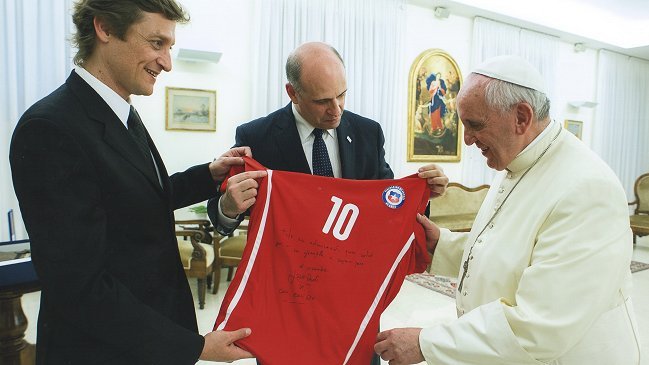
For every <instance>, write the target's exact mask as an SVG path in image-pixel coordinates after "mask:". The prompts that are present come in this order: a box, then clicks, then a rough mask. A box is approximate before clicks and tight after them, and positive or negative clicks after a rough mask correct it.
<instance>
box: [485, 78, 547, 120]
mask: <svg viewBox="0 0 649 365" xmlns="http://www.w3.org/2000/svg"><path fill="white" fill-rule="evenodd" d="M485 100H486V102H487V106H488V107H490V108H493V109H496V110H497V111H499V112H503V113H504V112H507V111H509V110H510V109H511V108H512V107H513V106H514V105H516V103H520V102H525V103H527V104H529V105H530V106H531V107H532V111H533V112H534V117H536V119H537V120H538V121H543V120H546V119H547V118H548V117H549V115H550V99H548V97H547V96H546V95H545V94H544V93H542V92H540V91H536V90H534V89H530V88H527V87H524V86H519V85H516V84H512V83H511V82H507V81H503V80H498V79H492V78H489V80H488V81H487V83H486V85H485Z"/></svg>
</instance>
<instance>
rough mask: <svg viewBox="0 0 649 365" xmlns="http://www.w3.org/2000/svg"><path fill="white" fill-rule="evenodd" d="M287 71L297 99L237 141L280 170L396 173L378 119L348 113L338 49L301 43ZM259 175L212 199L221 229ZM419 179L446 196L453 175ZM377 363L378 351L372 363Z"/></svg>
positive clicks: (244, 204) (238, 216) (229, 225)
mask: <svg viewBox="0 0 649 365" xmlns="http://www.w3.org/2000/svg"><path fill="white" fill-rule="evenodd" d="M286 76H287V79H288V83H287V84H286V92H287V93H288V96H289V97H290V99H291V103H289V104H288V105H287V106H286V107H284V108H282V109H280V110H277V111H275V112H273V113H271V114H269V115H268V116H266V117H263V118H259V119H257V120H253V121H251V122H248V123H246V124H243V125H241V126H239V127H238V128H237V131H236V137H235V146H249V147H250V149H251V151H252V154H253V157H254V158H255V160H257V161H259V162H260V163H261V164H262V165H264V166H266V167H267V168H269V169H274V170H284V171H294V172H302V173H314V174H318V175H328V176H334V177H342V178H346V179H357V180H371V179H391V178H393V177H394V174H393V172H392V170H391V169H390V166H389V165H388V164H387V162H386V161H385V150H384V148H383V144H384V142H385V138H384V136H383V131H382V130H381V126H380V125H379V123H377V122H375V121H373V120H371V119H368V118H365V117H362V116H360V115H357V114H354V113H352V112H349V111H346V110H344V106H345V94H346V93H347V80H346V76H345V65H344V63H343V60H342V58H341V57H340V54H338V52H337V51H336V50H335V49H334V48H333V47H331V46H330V45H327V44H325V43H320V42H310V43H305V44H303V45H301V46H299V47H298V48H296V49H295V50H294V51H293V52H292V53H291V55H289V57H288V59H287V62H286ZM318 144H320V146H319V147H318ZM322 145H324V147H326V148H324V149H323V147H322ZM323 156H324V158H323ZM323 160H326V161H325V162H324V165H325V168H324V169H322V170H321V166H320V165H322V162H323ZM253 173H257V172H244V173H241V174H238V175H235V176H233V177H231V178H230V179H229V180H228V183H227V188H226V191H225V193H224V194H223V195H221V196H218V197H215V198H212V199H210V200H209V202H208V206H207V210H208V214H209V216H210V219H211V220H212V222H213V224H214V225H215V227H216V229H217V230H218V231H219V233H221V234H230V233H231V232H232V231H233V230H234V229H236V227H237V226H238V224H239V223H240V222H241V220H242V219H243V217H242V215H243V213H244V212H246V210H247V209H248V208H250V207H251V206H252V205H253V204H254V202H255V197H256V196H257V187H258V183H257V181H255V178H256V177H257V175H253ZM419 176H420V177H422V178H425V179H427V180H428V183H429V185H430V187H431V194H432V195H433V196H438V195H442V194H443V193H444V191H445V189H446V185H447V184H448V178H447V177H446V175H444V173H443V171H442V170H441V169H440V168H439V167H438V166H437V165H435V164H430V165H427V166H424V167H422V168H421V169H420V173H419ZM379 361H380V360H379V358H378V356H376V357H375V359H374V361H373V362H372V363H373V364H378V363H379Z"/></svg>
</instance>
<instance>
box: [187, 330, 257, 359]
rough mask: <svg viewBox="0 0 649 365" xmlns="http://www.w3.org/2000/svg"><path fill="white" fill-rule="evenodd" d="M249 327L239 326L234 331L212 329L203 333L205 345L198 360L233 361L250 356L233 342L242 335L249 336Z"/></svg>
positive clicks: (250, 355)
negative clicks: (212, 330) (239, 327)
mask: <svg viewBox="0 0 649 365" xmlns="http://www.w3.org/2000/svg"><path fill="white" fill-rule="evenodd" d="M250 333H252V331H251V330H250V328H241V329H238V330H236V331H231V332H230V331H214V332H210V333H208V334H206V335H205V345H203V352H201V356H200V358H199V359H200V360H207V361H227V362H230V361H234V360H239V359H246V358H252V357H253V356H252V354H251V353H249V352H248V351H245V350H242V349H241V348H239V347H237V345H235V344H234V342H235V341H238V340H240V339H242V338H244V337H248V336H250Z"/></svg>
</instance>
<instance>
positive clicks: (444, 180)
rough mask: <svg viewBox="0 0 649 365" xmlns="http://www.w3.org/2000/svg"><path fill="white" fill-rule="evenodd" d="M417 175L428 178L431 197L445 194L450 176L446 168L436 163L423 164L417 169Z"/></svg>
mask: <svg viewBox="0 0 649 365" xmlns="http://www.w3.org/2000/svg"><path fill="white" fill-rule="evenodd" d="M417 176H419V177H421V178H422V179H426V182H427V183H428V186H429V187H430V197H431V198H436V197H438V196H442V195H444V193H445V192H446V186H448V177H447V176H446V175H445V174H444V170H442V168H441V167H440V166H438V165H436V164H434V163H432V164H430V165H426V166H422V167H420V168H419V170H418V171H417Z"/></svg>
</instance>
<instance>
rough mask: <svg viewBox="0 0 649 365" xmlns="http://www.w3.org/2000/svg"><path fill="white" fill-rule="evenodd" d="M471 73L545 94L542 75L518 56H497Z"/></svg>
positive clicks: (545, 89)
mask: <svg viewBox="0 0 649 365" xmlns="http://www.w3.org/2000/svg"><path fill="white" fill-rule="evenodd" d="M472 72H473V73H477V74H480V75H484V76H487V77H491V78H493V79H498V80H502V81H507V82H511V83H512V84H516V85H520V86H523V87H527V88H530V89H533V90H536V91H540V92H542V93H544V94H546V95H547V93H548V92H547V88H546V85H545V81H544V80H543V76H541V74H540V73H539V71H538V70H537V69H536V68H535V67H534V66H532V65H531V64H530V63H529V62H528V61H527V60H525V59H524V58H522V57H519V56H511V55H507V56H497V57H493V58H490V59H488V60H486V61H485V62H484V63H482V64H481V65H480V66H478V67H476V68H475V70H473V71H472Z"/></svg>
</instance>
